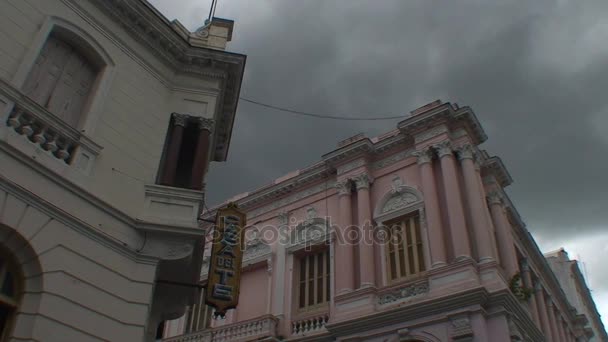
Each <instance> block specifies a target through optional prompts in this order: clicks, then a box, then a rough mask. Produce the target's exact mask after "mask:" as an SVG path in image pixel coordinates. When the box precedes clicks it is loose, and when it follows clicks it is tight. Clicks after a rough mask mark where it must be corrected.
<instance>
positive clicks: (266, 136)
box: [152, 0, 608, 306]
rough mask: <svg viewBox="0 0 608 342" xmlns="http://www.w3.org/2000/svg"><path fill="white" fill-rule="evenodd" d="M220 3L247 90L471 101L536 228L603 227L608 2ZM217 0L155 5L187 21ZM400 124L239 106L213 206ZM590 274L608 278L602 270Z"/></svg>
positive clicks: (379, 101) (390, 105)
mask: <svg viewBox="0 0 608 342" xmlns="http://www.w3.org/2000/svg"><path fill="white" fill-rule="evenodd" d="M219 1H220V5H219V7H218V11H217V16H222V17H226V18H230V19H234V20H235V30H234V39H233V41H232V43H231V44H230V46H229V50H231V51H236V52H242V53H245V54H247V55H248V62H247V68H246V75H245V79H244V83H243V89H242V95H243V96H244V97H249V98H253V99H256V100H260V101H263V102H266V103H271V104H275V105H279V106H284V107H290V108H295V109H298V110H304V111H310V112H322V113H329V114H344V115H366V114H370V115H374V114H377V115H388V114H392V115H395V114H399V113H404V114H405V113H408V112H409V111H411V110H413V109H415V108H417V107H419V106H421V105H424V104H426V103H428V102H430V101H433V100H435V99H437V98H441V99H443V100H447V101H452V102H458V103H459V104H461V105H470V106H471V107H472V108H473V109H474V110H475V112H476V114H477V116H478V118H479V120H480V121H481V123H482V124H483V126H484V128H485V129H486V132H487V133H488V136H489V140H488V142H486V143H485V144H484V145H483V146H482V147H483V148H485V149H487V150H488V151H489V152H490V154H494V155H498V156H500V157H501V158H502V159H503V160H504V162H505V164H506V165H507V168H508V169H509V170H510V172H511V174H512V176H513V178H514V179H515V183H514V184H513V185H512V186H511V187H510V188H509V193H510V195H511V197H512V199H513V201H514V202H515V204H516V206H517V208H518V210H519V211H520V213H521V214H522V216H523V218H524V220H525V221H526V222H527V224H528V228H529V229H530V230H531V231H532V232H533V233H534V234H535V235H536V236H540V237H543V238H546V239H548V240H551V241H556V240H559V241H562V243H563V244H568V243H569V241H570V240H572V239H577V238H578V237H579V236H580V235H581V234H605V233H606V229H607V224H606V217H607V213H608V201H607V200H606V194H607V193H608V180H607V179H606V174H607V173H608V172H607V171H608V158H607V157H608V135H607V134H606V131H607V128H608V103H607V102H606V101H605V99H606V98H607V95H606V94H607V91H608V90H607V89H608V44H606V41H607V38H608V1H605V0H588V1H580V0H537V1H523V0H522V1H485V0H483V1H482V0H461V1H438V0H408V1H405V0H403V1H401V0H400V1H389V0H382V1H367V0H365V1H363V0H298V1H295V0H267V1H251V0H238V1H237V0H219ZM209 2H210V1H209V0H206V1H203V0H181V1H173V0H172V1H169V0H154V1H152V3H154V4H155V5H157V6H158V7H159V8H160V9H161V11H163V12H164V13H165V14H166V15H167V16H168V17H170V18H174V17H177V18H179V19H180V20H181V21H182V22H183V23H184V24H185V25H186V26H188V27H189V28H191V29H195V28H196V27H197V26H199V25H200V24H201V23H202V21H203V18H204V17H206V15H207V11H208V7H207V6H208V3H209ZM396 121H397V120H394V121H383V122H364V123H362V122H346V121H331V120H318V119H310V118H302V117H295V116H292V115H290V114H286V113H279V112H274V111H270V110H267V109H264V108H259V107H255V106H253V105H251V104H248V103H244V102H241V103H240V105H239V110H238V114H237V119H236V124H235V127H234V132H233V138H232V145H231V147H230V155H229V161H228V162H227V163H225V164H216V165H214V166H213V167H212V170H211V173H210V176H209V178H208V190H209V193H208V198H209V200H210V203H218V202H220V201H223V200H224V199H226V198H227V197H230V196H232V195H235V194H237V193H241V192H244V191H250V190H253V189H255V188H257V187H259V186H261V185H264V184H266V183H268V182H270V181H272V180H273V179H274V178H276V177H278V176H281V175H283V174H285V173H287V172H289V171H292V170H294V169H298V168H303V167H305V166H307V165H309V164H311V163H313V162H316V161H318V160H319V158H320V157H321V155H322V154H324V153H326V152H329V151H331V150H332V149H333V148H334V147H335V144H336V142H337V141H338V140H340V139H343V138H346V137H349V136H351V135H353V134H356V133H358V132H364V133H366V134H367V135H368V136H373V135H376V134H380V133H382V132H385V131H388V130H390V129H392V128H394V127H395V124H396ZM602 232H603V233H602ZM596 247H597V248H600V249H601V248H603V249H602V250H604V252H605V249H606V248H608V247H606V246H604V247H602V246H596ZM590 273H591V274H592V275H593V274H595V277H596V279H599V280H602V279H604V278H605V277H606V272H605V270H603V269H602V267H599V266H598V267H597V268H596V267H594V269H593V270H591V269H590ZM595 283H596V284H598V285H597V286H596V288H595V289H594V290H595V291H596V292H595V294H596V295H602V294H605V293H606V288H607V285H606V283H605V282H598V281H595ZM600 287H601V288H600ZM603 304H604V305H605V306H608V305H607V304H606V303H603Z"/></svg>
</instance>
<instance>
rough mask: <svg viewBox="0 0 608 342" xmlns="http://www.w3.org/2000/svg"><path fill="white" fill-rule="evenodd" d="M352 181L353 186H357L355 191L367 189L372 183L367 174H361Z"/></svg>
mask: <svg viewBox="0 0 608 342" xmlns="http://www.w3.org/2000/svg"><path fill="white" fill-rule="evenodd" d="M353 181H354V182H355V185H356V186H357V190H361V189H369V186H370V184H371V183H372V182H373V179H372V178H371V177H370V176H369V175H368V174H367V173H362V174H360V175H357V176H355V177H353Z"/></svg>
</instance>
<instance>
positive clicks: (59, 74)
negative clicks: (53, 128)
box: [23, 30, 101, 127]
mask: <svg viewBox="0 0 608 342" xmlns="http://www.w3.org/2000/svg"><path fill="white" fill-rule="evenodd" d="M85 46H86V44H84V43H83V42H82V41H79V40H78V39H70V35H69V34H65V33H62V31H61V30H57V31H54V32H52V33H51V34H50V35H49V37H48V39H47V40H46V42H45V44H44V46H43V47H42V50H41V51H40V54H39V55H38V57H37V59H36V62H35V63H34V66H33V67H32V70H31V71H30V73H29V75H28V77H27V79H26V80H25V84H24V85H23V91H24V93H25V94H26V95H28V96H29V97H30V98H32V99H33V100H34V101H36V102H37V103H38V104H40V105H41V106H43V107H45V108H46V109H48V110H49V111H50V112H51V113H53V114H55V115H56V116H57V117H59V118H60V119H62V120H63V121H64V122H66V123H67V124H69V125H70V126H72V127H77V126H78V124H79V121H80V118H81V115H82V113H83V111H84V110H85V109H86V107H87V106H88V104H89V102H90V95H91V92H92V90H93V88H94V85H95V82H96V80H97V78H98V75H99V71H100V68H101V65H100V63H99V62H98V61H96V60H95V58H93V57H92V56H90V55H91V54H90V53H88V52H87V49H86V48H85Z"/></svg>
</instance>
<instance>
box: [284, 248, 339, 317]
mask: <svg viewBox="0 0 608 342" xmlns="http://www.w3.org/2000/svg"><path fill="white" fill-rule="evenodd" d="M316 255H324V259H325V262H324V263H323V266H324V267H327V270H326V272H324V274H323V276H322V284H323V293H324V295H323V301H321V302H316V300H313V302H314V303H313V304H305V305H304V306H301V302H300V291H301V286H302V279H301V271H302V268H301V267H302V262H303V261H304V260H309V258H310V257H314V256H316ZM294 257H295V258H294V264H295V265H294V283H295V286H294V291H295V295H294V297H293V298H294V299H295V300H294V304H295V305H293V307H294V309H295V312H296V313H297V314H305V313H309V312H318V311H324V310H327V309H329V303H330V302H331V300H332V289H331V287H332V281H331V278H332V273H331V272H332V267H331V262H332V258H331V254H330V248H329V246H324V245H317V246H315V247H313V248H311V249H310V250H306V251H300V252H299V253H295V255H294ZM313 260H315V261H316V260H318V259H317V258H316V257H315V258H314V259H313ZM313 263H314V265H313V266H314V267H313V269H314V271H313V276H312V287H313V297H315V298H316V297H317V296H318V293H319V292H318V282H317V281H318V278H319V277H318V270H317V269H318V264H317V263H316V262H314V261H313ZM307 264H309V263H307ZM307 273H308V272H307ZM308 275H309V274H308ZM305 276H306V275H305ZM304 282H305V283H306V284H305V286H306V287H305V289H304V298H305V301H307V302H308V298H309V296H310V288H309V287H308V284H309V283H310V279H309V277H307V278H306V280H305V281H304Z"/></svg>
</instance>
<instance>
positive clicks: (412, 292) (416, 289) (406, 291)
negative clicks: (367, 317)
mask: <svg viewBox="0 0 608 342" xmlns="http://www.w3.org/2000/svg"><path fill="white" fill-rule="evenodd" d="M427 292H429V283H428V282H426V281H425V282H422V283H417V284H412V285H409V286H406V287H402V288H399V289H396V290H394V291H391V292H389V293H384V294H382V295H379V296H378V304H379V305H385V304H390V303H394V302H397V301H401V300H403V299H406V298H410V297H415V296H419V295H422V294H425V293H427Z"/></svg>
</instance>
